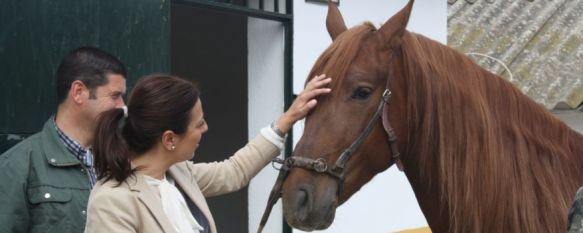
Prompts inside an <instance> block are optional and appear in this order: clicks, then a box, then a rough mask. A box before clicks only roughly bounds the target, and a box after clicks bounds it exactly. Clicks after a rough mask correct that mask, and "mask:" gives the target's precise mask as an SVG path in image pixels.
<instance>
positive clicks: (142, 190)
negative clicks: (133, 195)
mask: <svg viewBox="0 0 583 233" xmlns="http://www.w3.org/2000/svg"><path fill="white" fill-rule="evenodd" d="M125 182H127V184H128V186H129V188H130V190H132V191H134V192H139V194H138V199H139V200H140V201H141V202H142V203H143V204H144V205H145V206H146V208H148V210H150V213H151V214H152V215H153V216H154V218H155V219H156V222H157V223H158V225H159V226H160V227H161V228H162V230H163V231H164V232H169V233H170V232H176V229H175V228H174V225H172V222H170V220H169V219H168V217H167V216H166V214H165V213H164V209H163V207H162V202H161V201H160V197H158V196H157V195H156V194H155V193H154V192H153V191H152V189H151V188H150V186H149V185H148V183H146V181H145V180H144V177H143V176H142V175H140V174H137V173H134V174H132V175H131V176H130V177H128V178H127V179H126V181H125Z"/></svg>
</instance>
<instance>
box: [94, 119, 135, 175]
mask: <svg viewBox="0 0 583 233" xmlns="http://www.w3.org/2000/svg"><path fill="white" fill-rule="evenodd" d="M123 118H124V110H123V109H112V110H109V111H106V112H103V113H101V114H100V115H99V117H98V119H97V125H96V129H95V138H94V142H93V155H94V156H95V170H96V172H97V178H98V179H100V180H101V179H105V181H108V180H111V179H114V180H117V181H118V182H121V181H123V180H125V179H126V178H127V177H128V176H130V174H131V173H132V168H131V163H130V160H129V156H128V151H129V150H128V145H127V143H126V140H125V139H124V137H123V136H122V133H121V129H120V123H121V121H122V119H123Z"/></svg>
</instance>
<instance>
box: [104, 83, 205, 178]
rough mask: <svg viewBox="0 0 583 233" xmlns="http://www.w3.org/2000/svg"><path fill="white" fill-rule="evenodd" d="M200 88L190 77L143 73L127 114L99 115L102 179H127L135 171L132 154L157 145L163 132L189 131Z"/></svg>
mask: <svg viewBox="0 0 583 233" xmlns="http://www.w3.org/2000/svg"><path fill="white" fill-rule="evenodd" d="M198 98H199V92H198V90H197V88H196V87H195V85H194V84H193V83H191V82H190V81H187V80H184V79H181V78H178V77H174V76H169V75H163V74H155V75H149V76H145V77H142V78H140V79H139V80H138V82H137V83H136V86H135V87H134V88H133V90H132V92H131V94H130V97H129V101H128V105H127V112H128V113H127V117H125V118H124V110H123V109H113V110H109V111H106V112H103V113H101V114H100V115H99V117H98V119H97V124H96V130H95V137H94V140H95V141H94V145H93V153H94V156H95V169H96V171H97V177H98V179H105V180H104V181H108V180H111V179H114V180H116V181H118V182H120V183H121V182H123V181H124V180H126V179H127V178H128V177H129V176H130V175H131V174H132V173H133V171H134V170H133V169H132V167H131V163H130V159H131V157H130V155H131V156H139V155H140V154H143V153H145V152H146V151H148V150H150V149H151V148H153V147H154V146H155V145H156V143H157V142H158V141H159V139H160V137H161V135H162V133H163V132H164V131H166V130H172V131H173V132H174V133H176V134H178V135H180V134H183V133H184V132H186V130H187V127H188V124H189V122H190V112H191V110H192V108H193V107H194V105H195V104H196V102H197V101H198Z"/></svg>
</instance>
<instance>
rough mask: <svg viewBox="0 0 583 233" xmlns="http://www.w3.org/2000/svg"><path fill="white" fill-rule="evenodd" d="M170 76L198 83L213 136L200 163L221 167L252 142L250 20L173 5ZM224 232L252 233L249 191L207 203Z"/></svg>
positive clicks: (205, 139) (198, 158) (202, 147)
mask: <svg viewBox="0 0 583 233" xmlns="http://www.w3.org/2000/svg"><path fill="white" fill-rule="evenodd" d="M171 15H172V17H171V70H172V73H173V74H175V75H178V76H180V77H183V78H186V79H191V80H194V81H195V82H196V83H197V84H198V86H199V88H200V90H201V93H202V94H201V99H202V103H203V110H204V114H205V119H206V120H207V122H208V125H209V131H208V132H207V133H206V134H205V135H204V137H203V140H202V142H201V145H200V148H199V149H198V151H197V154H196V156H195V158H194V161H195V162H209V161H221V160H224V159H226V158H228V157H230V156H231V155H232V154H234V152H235V151H236V150H237V149H239V148H241V147H242V146H244V145H245V144H246V143H247V141H248V136H247V135H248V123H247V122H248V119H247V109H248V108H247V96H248V95H247V92H248V91H247V83H248V82H247V66H248V62H247V17H246V16H240V15H234V14H227V13H220V12H217V11H212V10H208V9H201V8H196V7H192V6H186V5H181V4H177V3H172V8H171ZM207 201H208V203H209V206H210V208H211V212H212V213H213V217H214V219H215V222H216V224H217V228H218V229H217V230H218V231H219V232H247V231H248V219H249V217H248V208H247V203H248V199H247V188H245V189H243V190H241V191H238V192H235V193H231V194H227V195H223V196H220V197H214V198H208V199H207Z"/></svg>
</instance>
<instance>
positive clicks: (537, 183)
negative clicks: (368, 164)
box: [397, 32, 583, 232]
mask: <svg viewBox="0 0 583 233" xmlns="http://www.w3.org/2000/svg"><path fill="white" fill-rule="evenodd" d="M397 55H398V56H400V57H401V58H402V59H397V60H401V64H400V65H402V66H403V70H404V72H405V74H404V75H405V76H406V83H407V84H406V86H407V93H408V94H407V101H408V103H407V109H408V117H409V119H408V130H409V136H408V142H409V143H408V144H409V145H408V147H407V148H406V151H405V152H406V153H405V155H406V156H411V159H414V161H412V162H413V163H417V164H418V165H417V166H418V171H419V172H420V175H421V177H423V180H428V181H431V182H438V183H437V184H438V185H439V188H440V192H441V200H442V203H443V206H442V207H443V208H445V209H444V210H447V211H449V216H450V220H451V225H450V230H451V231H452V232H557V231H559V230H560V231H563V230H566V221H567V212H568V209H569V207H570V204H571V201H572V197H573V195H574V193H575V191H576V189H577V188H578V187H579V186H580V185H581V179H583V174H581V169H580V168H577V166H582V164H583V161H581V157H583V156H582V155H583V148H582V147H581V146H579V145H583V137H582V136H581V135H580V134H578V133H576V132H574V131H573V130H571V129H570V128H569V127H568V126H566V125H565V124H564V123H562V122H561V121H560V120H558V119H556V118H555V117H554V116H552V115H551V114H550V113H549V112H548V111H547V110H546V109H544V108H543V107H542V106H540V105H538V104H537V103H535V102H533V101H532V100H530V99H529V98H528V97H526V96H525V95H524V94H522V93H521V92H520V91H519V90H518V89H517V88H515V87H514V86H513V85H512V84H511V83H509V82H508V81H506V80H504V79H502V78H500V77H498V76H496V75H494V74H491V73H489V72H487V71H486V70H484V69H482V68H481V67H479V66H478V65H476V64H475V63H474V62H472V61H471V60H470V59H469V58H467V57H466V56H464V55H463V54H461V53H459V52H457V51H455V50H453V49H451V48H449V47H447V46H444V45H441V44H439V43H438V42H435V41H433V40H430V39H428V38H426V37H423V36H421V35H418V34H415V33H410V32H406V33H405V35H404V38H403V43H402V45H401V48H400V49H398V51H397ZM577 140H578V142H577ZM574 177H576V178H574ZM445 213H447V212H445ZM558 226H561V227H563V228H557V227H558Z"/></svg>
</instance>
